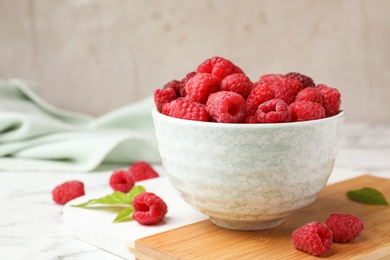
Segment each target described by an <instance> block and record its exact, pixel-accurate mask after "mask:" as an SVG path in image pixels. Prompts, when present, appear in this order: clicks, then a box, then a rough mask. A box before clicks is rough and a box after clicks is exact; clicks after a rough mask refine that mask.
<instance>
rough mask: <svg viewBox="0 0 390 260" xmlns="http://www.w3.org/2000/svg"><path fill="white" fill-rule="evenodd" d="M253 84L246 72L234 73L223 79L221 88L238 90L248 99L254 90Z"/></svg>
mask: <svg viewBox="0 0 390 260" xmlns="http://www.w3.org/2000/svg"><path fill="white" fill-rule="evenodd" d="M252 85H253V83H252V81H251V80H250V79H249V78H248V77H247V76H246V75H245V74H244V73H234V74H230V75H228V76H226V77H225V78H224V79H223V80H222V81H221V90H222V91H232V92H236V93H237V94H240V95H241V96H242V97H243V98H245V99H246V98H247V97H248V95H249V93H250V92H251V90H252Z"/></svg>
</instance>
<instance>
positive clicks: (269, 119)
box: [256, 98, 290, 123]
mask: <svg viewBox="0 0 390 260" xmlns="http://www.w3.org/2000/svg"><path fill="white" fill-rule="evenodd" d="M256 119H257V121H258V122H259V123H283V122H288V121H290V109H289V107H288V105H287V104H286V102H284V101H283V100H281V99H277V98H274V99H271V100H268V101H266V102H264V103H262V104H260V105H259V107H258V108H257V110H256Z"/></svg>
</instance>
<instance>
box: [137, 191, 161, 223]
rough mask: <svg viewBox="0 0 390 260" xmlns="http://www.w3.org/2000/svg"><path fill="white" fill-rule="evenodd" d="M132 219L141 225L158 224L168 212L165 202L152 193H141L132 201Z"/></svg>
mask: <svg viewBox="0 0 390 260" xmlns="http://www.w3.org/2000/svg"><path fill="white" fill-rule="evenodd" d="M133 206H134V213H133V219H135V220H136V221H137V222H138V223H140V224H142V225H152V224H155V223H158V222H160V221H161V220H162V219H163V218H164V217H165V215H166V214H167V212H168V206H167V204H165V202H164V201H163V200H162V199H161V198H160V197H158V196H157V195H156V194H154V193H152V192H143V193H141V194H139V195H137V196H135V197H134V199H133Z"/></svg>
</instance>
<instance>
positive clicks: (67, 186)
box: [51, 180, 85, 205]
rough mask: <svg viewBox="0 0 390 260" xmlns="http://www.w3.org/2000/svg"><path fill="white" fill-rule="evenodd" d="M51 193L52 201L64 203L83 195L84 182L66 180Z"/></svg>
mask: <svg viewBox="0 0 390 260" xmlns="http://www.w3.org/2000/svg"><path fill="white" fill-rule="evenodd" d="M51 194H52V197H53V200H54V202H56V203H57V204H61V205H64V204H66V203H68V202H69V201H71V200H73V199H75V198H78V197H81V196H83V195H85V192H84V183H82V182H81V181H77V180H73V181H67V182H64V183H62V184H60V185H58V186H57V187H55V188H54V189H53V190H52V192H51Z"/></svg>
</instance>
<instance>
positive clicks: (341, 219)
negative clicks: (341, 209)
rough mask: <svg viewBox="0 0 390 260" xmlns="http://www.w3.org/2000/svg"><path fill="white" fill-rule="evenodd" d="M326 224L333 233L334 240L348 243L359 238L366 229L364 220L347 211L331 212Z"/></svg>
mask: <svg viewBox="0 0 390 260" xmlns="http://www.w3.org/2000/svg"><path fill="white" fill-rule="evenodd" d="M326 225H327V226H328V227H329V229H330V230H331V231H332V233H333V241H334V242H338V243H346V242H349V241H352V240H354V239H355V238H357V237H358V236H359V235H360V233H361V232H362V230H363V229H364V222H363V220H361V219H360V218H358V217H357V216H355V215H352V214H347V213H334V214H330V215H329V217H328V218H327V219H326Z"/></svg>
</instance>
